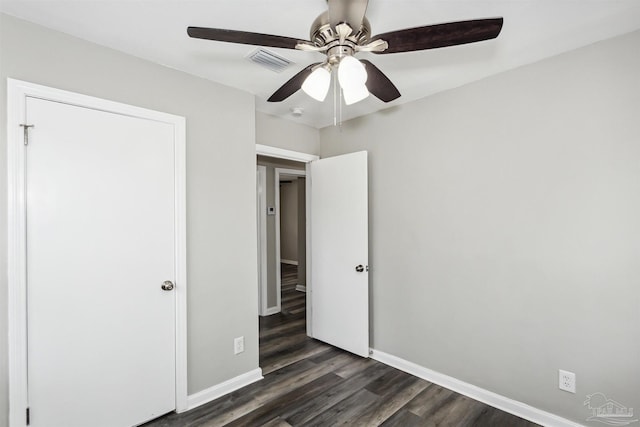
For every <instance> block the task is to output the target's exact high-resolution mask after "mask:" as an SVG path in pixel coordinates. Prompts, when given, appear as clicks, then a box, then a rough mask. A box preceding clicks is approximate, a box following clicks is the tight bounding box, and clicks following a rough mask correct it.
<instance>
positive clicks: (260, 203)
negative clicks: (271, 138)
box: [256, 165, 269, 316]
mask: <svg viewBox="0 0 640 427" xmlns="http://www.w3.org/2000/svg"><path fill="white" fill-rule="evenodd" d="M256 173H257V177H256V178H257V179H256V183H257V189H256V190H257V194H256V207H257V218H256V219H257V222H258V314H259V315H260V316H267V315H268V310H269V307H268V304H267V167H266V166H260V165H258V166H257V168H256Z"/></svg>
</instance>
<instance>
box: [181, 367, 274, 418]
mask: <svg viewBox="0 0 640 427" xmlns="http://www.w3.org/2000/svg"><path fill="white" fill-rule="evenodd" d="M263 378H264V377H263V376H262V369H260V368H256V369H254V370H253V371H249V372H246V373H244V374H241V375H238V376H237V377H234V378H231V379H230V380H227V381H225V382H223V383H220V384H217V385H214V386H213V387H209V388H207V389H205V390H202V391H199V392H197V393H195V394H192V395H189V397H188V398H187V402H188V405H187V410H188V411H190V410H191V409H194V408H197V407H198V406H202V405H204V404H205V403H209V402H211V401H212V400H216V399H217V398H219V397H222V396H224V395H225V394H229V393H231V392H233V391H236V390H238V389H241V388H242V387H246V386H248V385H249V384H253V383H255V382H256V381H260V380H261V379H263Z"/></svg>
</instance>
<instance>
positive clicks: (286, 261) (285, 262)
mask: <svg viewBox="0 0 640 427" xmlns="http://www.w3.org/2000/svg"><path fill="white" fill-rule="evenodd" d="M280 262H281V263H282V264H289V265H298V261H294V260H291V259H284V258H283V259H281V260H280Z"/></svg>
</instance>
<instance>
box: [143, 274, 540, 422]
mask: <svg viewBox="0 0 640 427" xmlns="http://www.w3.org/2000/svg"><path fill="white" fill-rule="evenodd" d="M296 278H297V274H296V267H295V266H289V265H284V264H283V270H282V280H283V285H282V312H281V313H279V314H274V315H272V316H268V317H264V318H260V367H261V368H262V370H263V375H264V379H263V380H262V381H259V382H257V383H254V384H252V385H249V386H247V387H244V388H242V389H240V390H237V391H235V392H233V393H231V394H229V395H226V396H224V397H221V398H220V399H217V400H215V401H213V402H210V403H208V404H206V405H203V406H200V407H199V408H196V409H193V410H191V411H189V412H185V413H183V414H169V415H166V416H164V417H162V418H159V419H157V420H154V421H152V422H150V423H147V424H145V425H144V427H214V426H268V427H283V426H334V425H352V426H367V427H369V426H385V427H387V426H402V427H411V426H429V427H432V426H433V427H435V426H451V427H453V426H456V427H459V426H480V427H489V426H497V427H501V426H505V427H507V426H508V427H533V426H536V425H537V424H534V423H531V422H529V421H526V420H523V419H521V418H518V417H515V416H513V415H511V414H508V413H506V412H503V411H500V410H498V409H495V408H492V407H490V406H487V405H485V404H483V403H480V402H477V401H475V400H473V399H469V398H468V397H466V396H463V395H460V394H457V393H454V392H452V391H450V390H447V389H445V388H442V387H440V386H438V385H436V384H432V383H429V382H428V381H424V380H422V379H419V378H416V377H414V376H412V375H409V374H407V373H404V372H402V371H399V370H397V369H394V368H392V367H390V366H387V365H384V364H382V363H379V362H376V361H375V360H372V359H362V358H360V357H358V356H354V355H352V354H350V353H347V352H344V351H342V350H339V349H336V348H334V347H332V346H330V345H327V344H325V343H322V342H320V341H316V340H313V339H311V338H309V337H307V335H306V332H305V316H306V310H305V294H304V293H302V292H298V291H296V290H295V285H296V283H295V282H296Z"/></svg>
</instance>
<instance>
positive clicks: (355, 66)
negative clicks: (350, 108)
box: [338, 56, 369, 105]
mask: <svg viewBox="0 0 640 427" xmlns="http://www.w3.org/2000/svg"><path fill="white" fill-rule="evenodd" d="M338 81H339V82H340V87H342V93H343V95H344V103H345V104H347V105H351V104H354V103H356V102H358V101H362V100H363V99H365V98H366V97H367V96H369V91H368V90H367V87H366V86H365V83H366V81H367V70H366V69H365V68H364V65H363V64H362V62H360V61H358V60H357V59H356V58H354V57H353V56H345V57H344V58H342V60H341V61H340V65H339V66H338Z"/></svg>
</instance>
